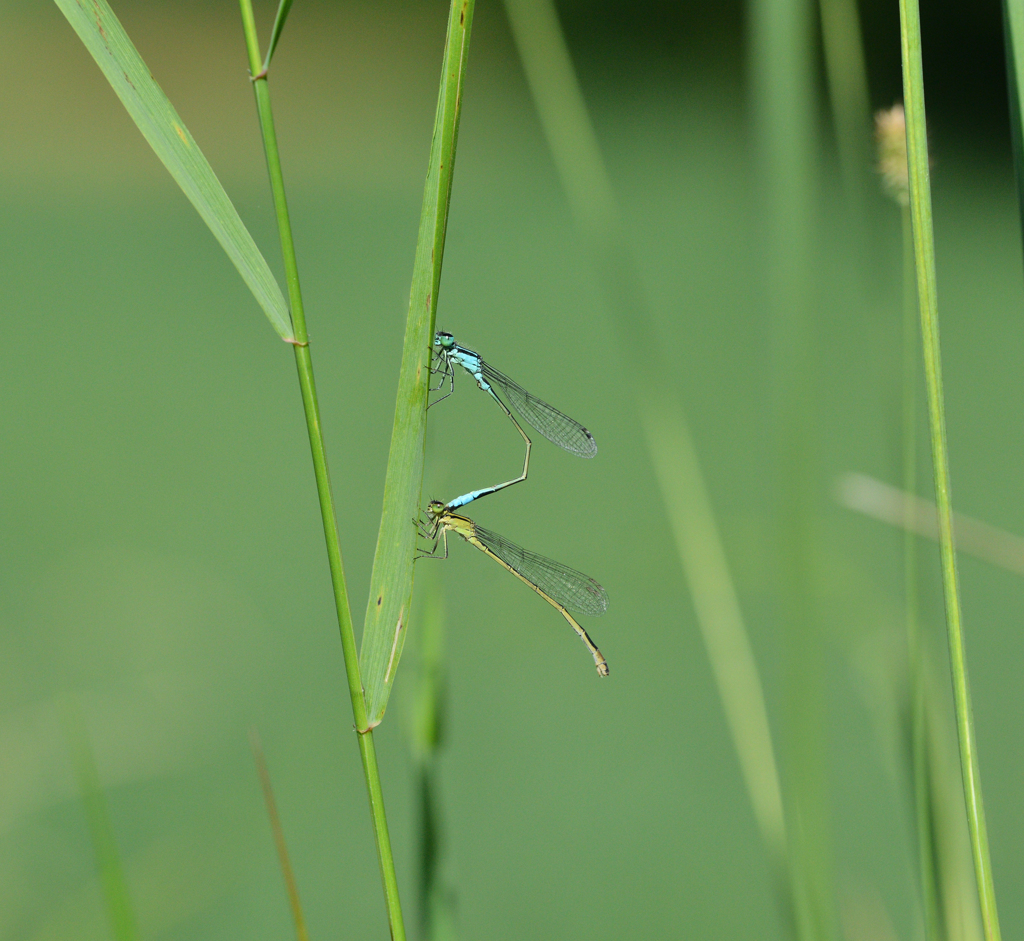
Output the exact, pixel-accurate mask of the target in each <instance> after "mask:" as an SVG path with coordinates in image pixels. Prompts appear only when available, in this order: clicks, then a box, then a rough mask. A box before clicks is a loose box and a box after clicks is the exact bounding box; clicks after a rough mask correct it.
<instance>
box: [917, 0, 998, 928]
mask: <svg viewBox="0 0 1024 941" xmlns="http://www.w3.org/2000/svg"><path fill="white" fill-rule="evenodd" d="M900 36H901V48H902V56H903V101H904V107H905V109H906V116H907V158H908V164H909V167H910V212H911V217H912V219H913V233H914V259H915V265H916V269H917V293H918V301H919V303H920V309H921V337H922V346H923V353H924V371H925V386H926V389H927V394H928V420H929V426H930V428H931V441H932V472H933V474H934V478H935V503H936V507H937V509H938V523H939V554H940V558H941V563H942V589H943V597H944V599H945V607H946V633H947V637H948V641H949V659H950V669H951V672H952V679H953V703H954V706H955V708H956V720H957V733H958V738H959V743H960V769H961V774H962V776H963V787H964V798H965V801H966V805H967V822H968V828H969V830H970V835H971V851H972V855H973V857H974V870H975V876H976V878H977V881H978V897H979V902H980V905H981V914H982V924H983V925H984V928H985V937H986V939H987V941H997V939H999V938H1000V929H999V916H998V913H997V910H996V897H995V888H994V886H993V883H992V861H991V858H990V854H989V847H988V829H987V827H986V824H985V808H984V802H983V799H982V789H981V772H980V770H979V768H978V754H977V742H976V739H975V734H974V718H973V714H972V707H971V694H970V687H969V684H968V678H967V661H966V655H965V653H964V641H963V625H962V620H961V610H960V588H959V584H958V577H957V568H956V547H955V545H954V543H953V511H952V500H951V497H950V482H949V456H948V448H947V443H946V416H945V409H944V404H943V394H942V361H941V355H940V349H939V317H938V301H937V291H936V277H935V241H934V233H933V230H932V205H931V183H930V173H929V167H928V133H927V124H926V121H925V103H924V70H923V66H922V61H921V20H920V10H919V7H918V3H917V0H900Z"/></svg>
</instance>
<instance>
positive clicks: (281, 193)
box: [240, 0, 405, 941]
mask: <svg viewBox="0 0 1024 941" xmlns="http://www.w3.org/2000/svg"><path fill="white" fill-rule="evenodd" d="M240 5H241V12H242V25H243V29H244V32H245V41H246V49H247V51H248V54H249V68H250V71H251V74H252V75H253V76H254V77H255V76H260V77H255V78H254V80H253V90H254V92H255V95H256V108H257V112H258V113H259V121H260V130H261V132H262V134H263V146H264V150H265V152H266V158H267V170H268V172H269V175H270V187H271V191H272V193H273V197H274V210H275V213H276V216H277V224H278V232H279V233H280V239H281V253H282V256H283V259H284V267H285V275H286V279H287V285H288V299H289V304H290V308H291V316H292V326H293V336H294V338H295V341H294V343H293V344H292V345H293V349H294V351H295V365H296V369H297V371H298V376H299V388H300V390H301V393H302V405H303V409H304V410H305V415H306V430H307V432H308V434H309V445H310V451H311V453H312V457H313V472H314V476H315V477H316V486H317V494H318V496H319V500H320V515H321V517H322V519H323V527H324V539H325V541H326V545H327V560H328V564H329V566H330V571H331V584H332V586H333V589H334V603H335V608H336V609H337V614H338V628H339V631H340V633H341V647H342V651H343V653H344V659H345V674H346V677H347V679H348V687H349V697H350V699H351V702H352V717H353V719H354V721H355V727H356V730H357V732H358V733H359V734H358V735H357V738H358V741H359V751H360V755H361V757H362V763H363V774H364V776H365V778H366V789H367V793H368V796H369V800H370V816H371V818H372V822H373V833H374V838H375V840H376V843H377V858H378V861H379V864H380V873H381V880H382V882H383V885H384V896H385V902H386V905H387V912H388V922H389V924H390V927H391V936H392V938H394V939H397V941H404V938H405V926H404V923H403V920H402V907H401V903H400V901H399V896H398V879H397V877H396V874H395V863H394V857H393V855H392V851H391V840H390V836H389V834H388V825H387V816H386V814H385V811H384V795H383V791H382V789H381V782H380V772H379V770H378V767H377V755H376V751H375V749H374V745H373V733H372V730H370V729H369V728H368V727H367V721H366V705H365V701H364V699H363V688H362V683H361V681H360V677H359V660H358V655H357V652H356V640H355V632H354V630H353V626H352V613H351V607H350V605H349V599H348V589H347V587H346V584H345V570H344V567H343V565H342V558H341V544H340V542H339V540H338V524H337V518H336V515H335V511H334V498H333V495H332V493H331V481H330V474H329V472H328V468H327V452H326V447H325V445H324V439H323V430H322V428H321V424H320V408H319V404H318V402H317V395H316V383H315V381H314V378H313V360H312V356H311V354H310V349H309V338H308V335H307V333H306V318H305V313H304V309H303V306H302V292H301V289H300V287H299V274H298V264H297V261H296V258H295V244H294V241H293V239H292V231H291V221H290V218H289V214H288V202H287V199H286V197H285V189H284V175H283V173H282V171H281V161H280V156H279V153H278V149H277V134H276V132H275V129H274V117H273V112H272V110H271V106H270V89H269V87H268V85H267V80H266V76H265V75H262V76H261V75H260V73H261V63H260V52H259V41H258V39H257V36H256V23H255V19H254V17H253V10H252V2H251V0H240Z"/></svg>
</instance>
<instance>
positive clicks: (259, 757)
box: [249, 726, 309, 941]
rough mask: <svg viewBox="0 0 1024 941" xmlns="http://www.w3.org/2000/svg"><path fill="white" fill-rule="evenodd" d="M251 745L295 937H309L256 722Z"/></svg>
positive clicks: (303, 940)
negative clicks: (286, 894) (290, 911)
mask: <svg viewBox="0 0 1024 941" xmlns="http://www.w3.org/2000/svg"><path fill="white" fill-rule="evenodd" d="M249 745H250V746H251V748H252V757H253V759H254V760H255V762H256V773H257V774H258V775H259V779H260V788H261V790H262V791H263V804H264V806H265V807H266V808H267V819H268V820H269V821H270V830H271V833H273V835H274V847H275V848H276V849H277V862H278V865H280V867H281V876H282V877H283V878H284V886H285V891H286V892H287V893H288V906H289V908H291V910H292V923H293V924H294V925H295V938H296V941H309V932H308V931H306V918H305V916H304V915H303V914H302V903H301V902H300V901H299V886H298V883H297V882H296V881H295V872H294V871H293V870H292V864H291V860H289V858H288V844H287V843H286V842H285V838H284V827H283V826H282V825H281V816H280V814H278V812H277V801H276V800H275V799H274V786H273V784H272V783H271V780H270V769H269V768H268V767H267V758H266V755H264V754H263V744H262V743H261V742H260V737H259V735H258V734H257V732H256V727H255V726H251V727H250V729H249Z"/></svg>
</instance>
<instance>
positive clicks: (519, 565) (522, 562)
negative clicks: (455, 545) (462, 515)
mask: <svg viewBox="0 0 1024 941" xmlns="http://www.w3.org/2000/svg"><path fill="white" fill-rule="evenodd" d="M476 537H477V539H479V540H480V542H482V543H483V544H484V545H485V546H487V548H488V549H490V550H491V552H493V553H494V554H495V555H496V556H497V557H498V558H499V559H501V561H502V562H504V563H505V564H506V565H507V566H508V567H509V568H511V569H512V570H513V571H516V572H518V573H519V574H520V575H522V576H523V578H525V579H526V580H527V581H529V582H533V584H534V585H536V586H537V587H538V588H539V589H540V590H541V591H543V592H544V593H545V594H547V595H550V596H551V597H552V598H554V599H555V601H557V602H558V603H559V604H561V605H565V607H567V608H570V609H572V610H573V611H578V612H579V613H580V614H591V615H597V614H604V612H605V609H606V608H607V607H608V595H606V594H605V591H604V589H603V588H602V587H601V586H600V585H599V584H598V583H597V582H595V581H594V580H593V579H592V578H591V577H590V576H589V575H584V574H583V573H582V572H577V571H576V569H571V568H569V566H568V565H562V563H561V562H555V561H554V560H553V559H548V558H545V557H544V556H542V555H537V553H536V552H530V551H529V550H528V549H524V548H522V547H521V546H517V545H516V544H515V543H514V542H509V541H508V540H507V539H506V538H505V537H504V536H499V535H498V534H497V533H492V532H491V531H490V530H489V529H484V528H483V527H482V526H477V527H476Z"/></svg>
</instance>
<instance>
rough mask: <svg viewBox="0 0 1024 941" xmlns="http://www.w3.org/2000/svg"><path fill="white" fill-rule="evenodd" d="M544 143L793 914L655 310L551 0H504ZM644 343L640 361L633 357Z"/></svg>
mask: <svg viewBox="0 0 1024 941" xmlns="http://www.w3.org/2000/svg"><path fill="white" fill-rule="evenodd" d="M505 7H506V10H507V11H508V17H509V23H510V25H511V28H512V34H513V37H514V38H515V42H516V46H517V48H518V50H519V55H520V58H521V60H522V63H523V70H524V72H525V75H526V80H527V83H528V85H529V87H530V91H531V94H532V96H533V100H534V104H535V106H536V108H537V113H538V116H539V118H540V121H541V125H542V127H543V130H544V134H545V137H546V139H547V142H548V146H549V147H550V149H551V154H552V157H553V159H554V163H555V166H556V168H557V170H558V174H559V177H560V179H561V182H562V186H563V188H564V190H565V193H566V196H567V197H568V201H569V205H570V208H571V210H572V212H573V215H574V217H575V220H576V223H577V226H578V227H579V231H580V233H581V235H582V236H583V238H584V239H585V240H586V243H587V245H588V247H589V248H590V251H591V253H592V256H593V262H594V268H595V271H596V272H597V275H598V279H599V282H600V285H601V287H602V288H603V290H604V293H605V297H606V301H607V305H608V309H609V311H610V312H611V313H612V314H613V316H614V318H615V322H616V326H617V327H618V331H619V335H620V337H621V338H622V341H623V342H622V343H621V345H620V349H621V351H622V353H623V356H624V357H626V358H627V359H632V360H633V362H632V363H631V367H632V369H631V371H632V374H633V375H634V376H635V377H636V380H635V386H636V388H637V389H638V395H637V406H638V409H639V412H640V416H641V421H642V425H643V429H644V432H645V436H646V439H647V444H648V448H649V450H650V452H651V457H652V461H653V463H654V467H655V471H656V474H657V478H658V482H659V485H660V487H661V493H662V499H663V500H664V502H665V506H666V511H667V513H668V516H669V522H670V525H671V527H672V531H673V533H674V535H675V538H676V545H677V549H678V551H679V557H680V563H681V565H682V568H683V572H684V575H685V577H686V579H687V583H688V585H689V587H690V591H691V593H692V595H693V598H694V604H695V607H696V611H697V621H698V624H699V626H700V630H701V634H702V637H703V640H704V645H705V649H706V650H707V652H708V657H709V660H710V661H711V667H712V674H713V676H714V678H715V681H716V684H717V687H718V692H719V695H720V696H721V698H722V703H723V708H724V710H725V715H726V720H727V724H728V728H729V731H730V734H731V735H732V740H733V745H734V747H735V748H736V752H737V756H738V758H739V763H740V768H741V773H742V775H743V780H744V783H745V784H746V786H747V793H748V797H749V799H750V802H751V805H752V806H753V809H754V814H755V819H756V821H757V824H758V827H759V829H760V833H761V837H762V839H763V841H764V844H765V847H766V850H767V852H768V856H769V858H770V860H771V861H772V863H773V865H774V867H775V871H776V875H777V877H778V878H779V880H780V882H781V884H780V885H779V886H778V888H779V890H780V899H781V907H782V908H783V910H784V913H786V914H787V915H788V914H790V895H791V894H790V892H789V889H788V886H787V885H786V884H785V883H786V876H785V873H786V871H787V864H786V836H785V824H784V816H783V811H782V800H781V797H780V789H779V782H778V774H777V770H776V765H775V756H774V749H773V746H772V741H771V733H770V728H769V722H768V713H767V708H766V706H765V700H764V693H763V690H762V688H761V682H760V677H759V676H758V672H757V666H756V661H755V659H754V655H753V650H752V648H751V646H750V641H749V638H748V636H747V634H746V629H745V626H744V624H743V619H742V615H741V613H740V610H739V603H738V600H737V596H736V591H735V589H734V587H733V585H732V580H731V576H730V574H729V569H728V563H727V561H726V555H725V550H724V547H723V546H722V543H721V537H720V535H719V533H718V528H717V526H716V524H715V518H714V511H713V509H712V507H711V501H710V498H709V496H708V493H707V489H706V487H705V485H704V479H703V476H702V474H701V471H700V465H699V461H698V459H697V454H696V451H695V449H694V446H693V443H692V440H691V437H690V432H689V426H688V423H687V421H686V418H685V413H684V410H683V408H682V406H681V404H679V402H678V393H677V391H676V390H675V389H673V388H672V387H671V386H670V385H669V384H667V383H666V382H665V381H664V379H663V378H662V377H664V376H667V375H671V374H672V369H670V368H669V364H667V363H665V362H663V361H662V357H661V354H660V353H659V352H658V351H659V350H660V348H661V347H660V344H659V343H657V342H656V337H655V331H654V326H653V321H652V317H651V312H650V309H649V305H648V302H647V298H646V296H645V293H644V290H643V287H642V283H641V279H640V276H639V272H638V269H637V265H636V261H635V259H634V257H633V254H632V250H631V248H630V247H629V245H628V244H627V242H626V240H625V238H624V237H623V234H622V223H621V216H620V212H619V209H618V206H617V204H616V200H615V196H614V192H613V187H612V184H611V179H610V176H609V174H608V171H607V168H606V166H605V162H604V157H603V155H602V153H601V148H600V145H599V144H598V140H597V135H596V134H595V133H594V127H593V123H592V121H591V118H590V114H589V113H588V110H587V106H586V102H585V100H584V97H583V93H582V90H581V88H580V84H579V80H578V78H577V75H576V71H575V69H574V68H573V64H572V59H571V56H570V55H569V50H568V47H567V46H566V43H565V37H564V35H563V33H562V29H561V26H560V24H559V22H558V15H557V12H556V10H555V8H554V5H553V3H552V2H551V0H505ZM638 351H643V356H644V360H643V362H641V361H639V359H638Z"/></svg>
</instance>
